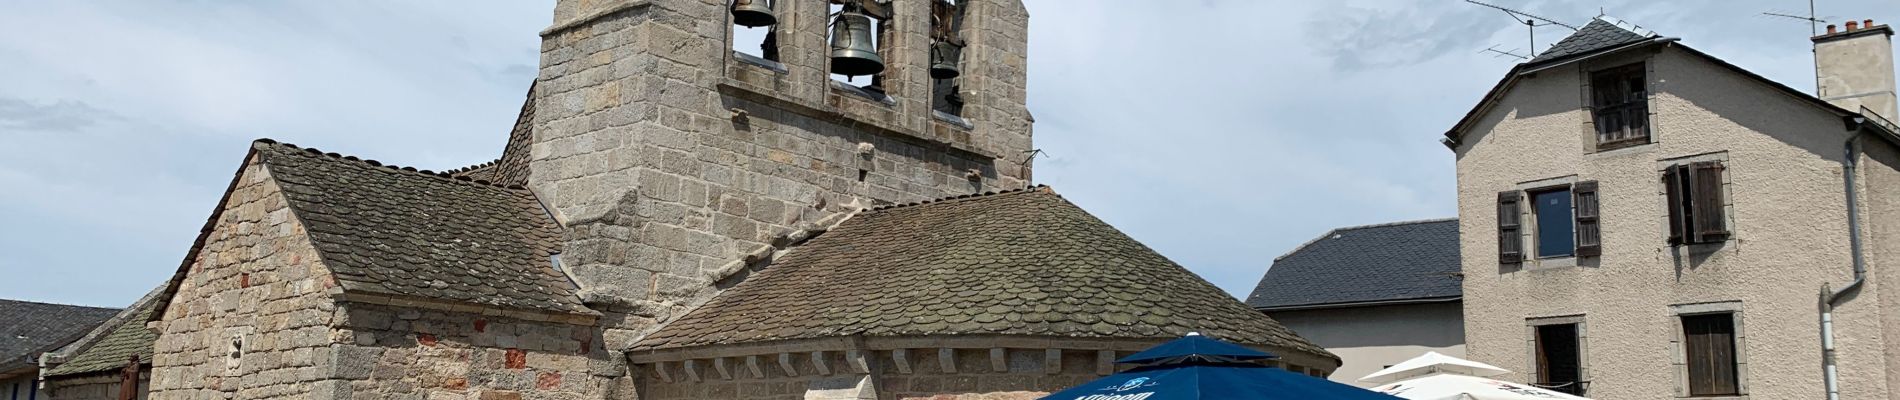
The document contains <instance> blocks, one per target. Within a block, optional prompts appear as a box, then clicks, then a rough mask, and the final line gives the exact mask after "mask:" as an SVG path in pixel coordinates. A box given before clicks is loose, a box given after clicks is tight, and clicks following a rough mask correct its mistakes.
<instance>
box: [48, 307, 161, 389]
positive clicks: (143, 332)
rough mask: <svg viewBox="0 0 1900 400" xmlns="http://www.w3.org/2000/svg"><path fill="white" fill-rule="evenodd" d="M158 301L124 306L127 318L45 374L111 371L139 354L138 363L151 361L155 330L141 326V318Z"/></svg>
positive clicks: (142, 319) (156, 337)
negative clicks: (130, 306)
mask: <svg viewBox="0 0 1900 400" xmlns="http://www.w3.org/2000/svg"><path fill="white" fill-rule="evenodd" d="M157 304H158V302H156V301H150V302H146V303H145V304H142V305H141V306H140V307H139V308H136V309H132V310H127V312H129V313H132V315H131V316H130V318H126V319H124V320H121V321H119V324H118V325H116V326H113V327H112V328H111V329H112V330H111V331H109V332H107V333H106V334H105V336H104V337H101V338H100V339H99V341H98V342H96V343H93V344H92V347H87V348H86V349H85V350H82V351H80V352H79V353H78V354H74V355H73V357H72V358H71V359H68V360H66V362H65V363H62V364H59V366H56V367H53V369H50V370H47V371H46V373H44V374H43V375H45V376H63V375H76V374H87V373H96V372H104V371H115V370H118V369H119V368H123V367H125V363H126V361H127V360H129V359H131V357H132V356H134V355H136V356H139V362H140V363H141V364H146V365H150V364H151V363H152V349H153V347H152V345H153V343H155V342H157V341H158V333H157V332H152V330H151V329H146V328H145V321H146V320H148V319H151V316H152V306H154V305H157Z"/></svg>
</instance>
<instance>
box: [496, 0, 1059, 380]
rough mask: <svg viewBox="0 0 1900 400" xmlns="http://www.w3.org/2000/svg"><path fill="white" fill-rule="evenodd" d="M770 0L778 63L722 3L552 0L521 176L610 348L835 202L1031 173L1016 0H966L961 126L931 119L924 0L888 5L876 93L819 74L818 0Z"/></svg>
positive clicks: (911, 196)
mask: <svg viewBox="0 0 1900 400" xmlns="http://www.w3.org/2000/svg"><path fill="white" fill-rule="evenodd" d="M781 3H782V4H780V6H779V7H780V11H779V14H780V16H779V18H780V21H781V25H780V26H779V28H778V29H780V35H779V43H780V44H781V49H780V54H781V60H782V64H780V65H779V67H780V68H779V69H773V68H769V67H766V66H762V65H757V64H756V63H750V62H746V61H742V60H739V59H737V58H735V56H733V54H732V51H731V50H730V49H731V46H729V45H727V43H726V40H728V39H727V38H728V37H729V36H730V33H729V31H730V29H731V27H730V25H729V24H728V23H727V15H726V14H727V13H726V8H725V7H724V2H719V1H688V0H651V1H641V0H634V1H624V0H622V1H614V0H562V1H559V2H557V5H556V12H555V18H554V25H553V26H551V27H550V28H549V29H548V30H547V31H546V32H544V34H543V44H542V60H541V76H540V78H539V80H538V81H537V84H536V89H535V93H534V96H535V98H534V100H533V101H534V102H535V108H536V111H535V116H534V122H533V131H534V135H533V136H534V143H533V145H532V146H530V153H531V158H532V162H531V164H530V178H529V186H530V187H531V188H532V189H534V191H535V192H536V194H537V195H538V196H539V197H540V198H541V199H542V200H543V201H544V202H546V203H547V204H548V205H549V207H550V209H552V210H553V211H554V212H555V214H556V215H557V218H559V219H560V220H561V221H562V223H563V224H564V225H565V226H566V227H567V228H568V230H567V245H566V248H565V249H564V251H563V253H562V255H561V257H562V262H563V263H564V264H565V265H567V266H568V267H569V271H570V273H571V274H572V275H573V276H574V278H575V280H576V281H577V283H579V284H580V286H581V288H582V295H583V300H585V301H586V302H587V303H588V304H589V305H590V307H593V308H595V309H597V310H602V311H604V312H606V313H607V314H608V316H607V317H606V318H605V319H604V320H603V321H605V322H604V324H606V325H607V326H609V327H610V328H612V329H610V330H609V331H608V332H607V333H606V334H605V339H604V340H605V342H606V345H607V346H609V348H612V349H622V348H625V347H626V346H627V345H629V344H630V343H631V342H632V341H633V340H634V339H636V338H637V337H638V336H639V335H641V334H644V332H645V331H646V330H648V329H649V328H650V327H652V326H654V325H655V324H657V323H661V322H663V321H664V320H666V319H667V318H669V317H671V316H672V315H674V314H676V313H678V312H679V311H681V310H683V309H685V308H687V307H690V306H692V305H693V304H696V303H698V302H700V301H702V300H703V299H705V298H708V297H709V296H711V295H713V294H714V293H716V292H717V290H718V289H719V288H720V287H722V286H721V285H725V284H730V283H732V282H735V281H736V280H738V279H743V274H738V275H736V277H735V275H734V272H735V271H734V270H733V269H732V268H728V266H729V265H730V264H731V263H732V262H734V261H736V260H740V259H742V258H744V257H745V256H747V255H750V254H757V253H759V252H761V251H766V252H769V250H770V249H769V248H768V246H767V245H768V244H770V242H771V241H772V240H774V239H775V238H778V237H782V236H783V235H784V234H786V233H789V232H792V231H796V230H798V229H800V228H801V227H805V226H807V225H809V224H811V223H813V222H814V221H818V220H820V219H823V218H826V217H828V216H829V215H832V214H836V213H841V212H846V211H848V210H852V209H855V208H858V207H867V206H871V205H874V204H877V203H885V202H910V201H919V200H925V199H931V198H940V197H947V196H953V195H961V194H971V193H976V192H980V191H987V190H996V189H1003V188H1014V187H1019V186H1022V185H1026V184H1027V178H1028V174H1029V170H1028V168H1027V167H1025V166H1023V165H1021V160H1023V159H1024V157H1026V156H1027V151H1028V150H1029V148H1030V140H1029V137H1030V116H1029V114H1028V110H1027V107H1026V106H1024V99H1023V94H1024V89H1023V88H1024V86H1023V85H1024V84H1025V81H1026V79H1025V77H1026V75H1025V73H1024V72H1025V69H1024V65H1025V63H1024V62H1023V61H1024V59H1023V58H1022V57H1023V54H1024V52H1023V50H1025V49H1026V48H1027V46H1026V41H1025V40H1026V39H1025V38H1026V36H1027V35H1026V30H1025V27H1026V26H1027V14H1026V13H1025V12H1023V11H1022V6H1021V4H1020V3H1018V2H1016V1H1015V0H984V1H970V2H967V3H968V4H969V6H970V7H972V8H971V9H970V12H969V14H970V15H971V20H970V21H969V22H968V23H966V26H967V27H968V28H967V29H966V32H967V37H966V38H967V39H969V40H970V41H971V47H970V49H968V50H966V51H965V52H964V54H966V60H965V65H964V71H965V76H964V77H963V78H959V79H961V80H962V81H963V82H962V84H963V87H964V92H965V93H964V94H963V96H964V97H965V98H966V99H968V101H969V105H968V106H966V108H965V113H964V114H965V115H964V117H965V119H967V121H968V123H969V124H970V125H969V127H968V128H965V127H961V126H957V125H955V124H951V123H949V122H947V121H944V120H941V119H938V118H935V117H933V116H932V114H931V110H930V104H929V101H927V100H928V97H929V88H930V85H929V82H928V78H927V74H926V71H927V65H926V63H927V62H928V52H927V48H928V44H929V43H928V40H929V39H928V38H927V36H925V33H924V31H925V29H926V28H927V26H928V18H927V17H926V14H927V10H928V7H929V3H928V2H927V1H925V0H898V1H895V2H894V3H893V4H894V7H895V8H896V12H897V15H898V17H897V18H895V19H894V21H893V24H894V25H893V27H894V28H893V30H892V32H894V33H893V34H892V35H891V36H890V37H888V38H886V40H885V43H886V47H887V48H888V49H890V50H887V53H888V54H886V60H887V64H888V65H889V67H888V72H887V73H886V76H887V79H886V80H885V87H886V89H887V93H889V98H890V100H889V101H883V100H878V99H872V98H869V97H866V96H863V95H861V94H860V93H858V92H857V91H856V90H855V89H851V88H846V87H842V86H840V85H838V84H834V83H833V82H832V81H831V79H830V78H829V77H828V76H827V74H826V73H825V71H826V70H827V67H826V64H825V63H827V62H828V60H829V59H828V58H827V55H826V51H827V49H828V45H826V44H825V40H826V35H827V32H828V28H827V21H826V18H825V14H826V9H825V4H824V3H823V2H819V1H783V2H781ZM859 81H860V83H862V82H864V81H865V79H859Z"/></svg>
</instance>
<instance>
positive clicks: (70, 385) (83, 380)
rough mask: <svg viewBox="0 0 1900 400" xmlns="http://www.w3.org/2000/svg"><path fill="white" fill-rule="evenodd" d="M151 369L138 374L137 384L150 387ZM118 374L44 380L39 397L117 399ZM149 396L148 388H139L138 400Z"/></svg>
mask: <svg viewBox="0 0 1900 400" xmlns="http://www.w3.org/2000/svg"><path fill="white" fill-rule="evenodd" d="M151 377H152V376H151V371H150V370H146V371H144V372H141V373H140V374H139V386H141V387H142V388H149V387H151V386H150V385H151ZM120 386H122V385H121V384H120V383H119V374H118V373H117V372H113V373H106V374H95V375H83V376H62V377H56V378H52V379H47V380H46V391H45V392H44V393H43V394H41V395H40V398H42V399H46V400H118V399H119V387H120ZM150 397H151V393H150V392H149V391H148V390H139V396H138V400H145V399H147V398H150Z"/></svg>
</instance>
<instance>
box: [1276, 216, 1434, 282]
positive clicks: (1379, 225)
mask: <svg viewBox="0 0 1900 400" xmlns="http://www.w3.org/2000/svg"><path fill="white" fill-rule="evenodd" d="M1457 220H1458V217H1446V218H1432V219H1418V220H1411V221H1397V222H1383V223H1377V224H1365V225H1352V226H1342V227H1338V228H1333V229H1328V230H1326V233H1321V234H1320V235H1319V236H1314V237H1313V238H1312V239H1309V240H1307V241H1306V243H1300V245H1299V246H1294V247H1293V249H1292V250H1287V251H1286V252H1285V253H1281V254H1280V256H1279V257H1274V258H1273V262H1280V260H1281V259H1284V258H1286V257H1287V256H1291V255H1293V253H1298V252H1300V250H1306V248H1307V247H1308V246H1312V245H1313V244H1314V243H1319V241H1320V240H1325V239H1326V238H1329V237H1333V235H1336V234H1339V232H1340V231H1351V230H1359V229H1367V228H1384V227H1390V226H1400V225H1415V224H1429V223H1435V222H1448V221H1457ZM1268 269H1272V267H1270V266H1269V267H1268Z"/></svg>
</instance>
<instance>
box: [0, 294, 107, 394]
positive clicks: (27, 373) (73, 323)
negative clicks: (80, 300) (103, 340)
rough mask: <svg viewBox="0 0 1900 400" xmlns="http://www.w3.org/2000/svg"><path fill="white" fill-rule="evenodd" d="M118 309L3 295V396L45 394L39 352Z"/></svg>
mask: <svg viewBox="0 0 1900 400" xmlns="http://www.w3.org/2000/svg"><path fill="white" fill-rule="evenodd" d="M118 312H119V310H116V309H111V308H99V307H86V306H74V305H65V304H48V303H38V302H31V301H18V300H5V299H0V399H7V400H33V399H38V398H44V397H46V396H45V395H43V394H41V387H40V384H39V376H40V356H41V355H42V354H46V353H49V352H53V351H55V350H58V349H60V348H61V347H62V346H65V345H66V344H67V343H72V342H73V341H75V340H79V339H80V338H81V337H82V336H84V335H85V334H86V332H87V331H88V330H91V329H92V328H93V326H95V325H98V324H99V322H100V321H104V320H106V319H107V318H110V317H112V315H113V314H117V313H118Z"/></svg>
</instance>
